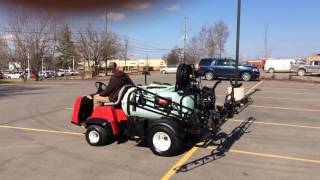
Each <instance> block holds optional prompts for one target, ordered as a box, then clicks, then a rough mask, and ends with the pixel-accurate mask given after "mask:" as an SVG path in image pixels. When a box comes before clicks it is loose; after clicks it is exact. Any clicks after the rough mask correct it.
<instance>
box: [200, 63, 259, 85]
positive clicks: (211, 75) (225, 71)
mask: <svg viewBox="0 0 320 180" xmlns="http://www.w3.org/2000/svg"><path fill="white" fill-rule="evenodd" d="M235 64H236V62H235V60H234V59H223V58H207V59H202V60H201V61H200V63H199V75H200V76H204V77H205V78H206V80H213V79H216V78H220V77H223V78H235V77H236V73H235V67H236V66H235ZM238 69H239V78H241V79H242V80H243V81H250V80H255V79H259V77H260V72H259V69H258V68H257V67H256V66H252V65H241V66H238Z"/></svg>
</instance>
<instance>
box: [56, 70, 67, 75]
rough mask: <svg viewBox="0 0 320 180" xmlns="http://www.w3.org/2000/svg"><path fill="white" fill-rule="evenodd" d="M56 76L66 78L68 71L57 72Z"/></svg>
mask: <svg viewBox="0 0 320 180" xmlns="http://www.w3.org/2000/svg"><path fill="white" fill-rule="evenodd" d="M56 76H58V77H64V76H66V71H64V70H59V71H57V72H56Z"/></svg>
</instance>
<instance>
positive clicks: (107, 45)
mask: <svg viewBox="0 0 320 180" xmlns="http://www.w3.org/2000/svg"><path fill="white" fill-rule="evenodd" d="M120 41H121V40H120V38H119V36H118V35H117V34H116V33H114V32H108V33H107V35H106V37H105V39H104V48H103V56H104V59H105V66H106V71H105V75H106V76H107V75H108V71H107V64H108V60H109V59H117V58H119V56H120V52H121V47H122V44H121V42H120Z"/></svg>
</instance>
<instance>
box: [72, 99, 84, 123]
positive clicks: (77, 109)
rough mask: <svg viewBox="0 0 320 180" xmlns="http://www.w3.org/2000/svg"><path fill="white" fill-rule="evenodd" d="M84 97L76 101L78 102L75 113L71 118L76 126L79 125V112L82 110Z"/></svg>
mask: <svg viewBox="0 0 320 180" xmlns="http://www.w3.org/2000/svg"><path fill="white" fill-rule="evenodd" d="M81 100H82V97H81V96H78V97H77V99H76V102H75V103H74V106H73V113H72V117H71V122H72V123H74V124H77V125H79V121H78V117H79V110H80V104H81Z"/></svg>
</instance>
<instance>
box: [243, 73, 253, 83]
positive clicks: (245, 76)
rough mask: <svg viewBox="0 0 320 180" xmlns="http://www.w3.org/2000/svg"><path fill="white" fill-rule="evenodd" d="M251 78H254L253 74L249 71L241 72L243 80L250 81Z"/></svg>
mask: <svg viewBox="0 0 320 180" xmlns="http://www.w3.org/2000/svg"><path fill="white" fill-rule="evenodd" d="M251 78H252V76H251V74H250V73H248V72H244V73H242V74H241V79H242V80H243V81H250V80H251Z"/></svg>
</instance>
